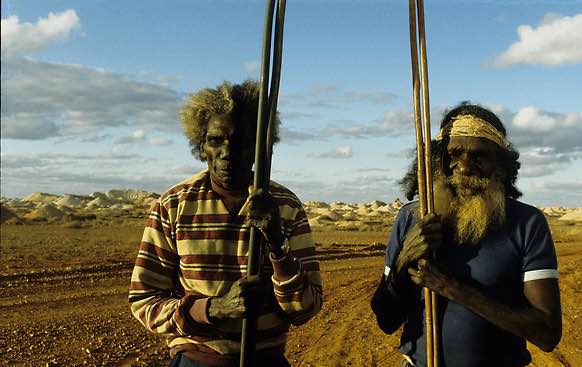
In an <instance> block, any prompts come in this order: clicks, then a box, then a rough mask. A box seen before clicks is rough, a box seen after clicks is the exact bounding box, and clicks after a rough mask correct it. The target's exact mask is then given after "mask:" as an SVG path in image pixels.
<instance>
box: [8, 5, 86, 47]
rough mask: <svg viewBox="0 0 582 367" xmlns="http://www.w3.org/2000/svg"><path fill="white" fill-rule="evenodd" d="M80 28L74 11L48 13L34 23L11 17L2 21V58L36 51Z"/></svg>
mask: <svg viewBox="0 0 582 367" xmlns="http://www.w3.org/2000/svg"><path fill="white" fill-rule="evenodd" d="M80 27H81V23H80V21H79V17H78V16H77V13H76V12H75V10H72V9H69V10H65V11H64V12H62V13H52V12H51V13H49V14H48V16H47V17H46V18H39V19H38V21H37V22H36V23H28V22H20V20H19V19H18V17H17V16H15V15H12V16H10V17H8V18H5V19H2V27H1V28H2V31H1V34H2V56H13V55H18V54H22V53H24V52H31V51H37V50H39V49H41V48H42V47H44V46H45V45H47V44H49V43H53V42H57V41H62V40H65V39H67V38H68V37H69V35H70V34H71V32H72V31H73V30H75V29H78V28H80Z"/></svg>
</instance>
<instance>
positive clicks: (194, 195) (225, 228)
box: [129, 170, 323, 354]
mask: <svg viewBox="0 0 582 367" xmlns="http://www.w3.org/2000/svg"><path fill="white" fill-rule="evenodd" d="M270 192H271V195H272V196H273V198H274V200H275V201H276V202H277V204H278V206H279V212H280V215H281V225H282V229H283V232H284V233H285V235H286V236H287V237H288V239H289V247H290V256H292V257H294V258H296V259H297V261H298V262H299V271H298V273H297V274H295V275H294V276H293V277H292V278H291V279H288V280H286V281H284V282H278V281H277V280H276V279H275V278H274V276H273V267H272V266H271V264H270V260H269V259H268V256H265V260H264V264H265V267H264V274H265V276H266V277H265V279H268V278H269V277H270V278H271V279H272V281H271V282H270V283H268V284H266V286H268V287H269V288H271V287H272V288H271V289H272V292H273V293H272V295H271V296H270V297H266V300H265V305H264V307H263V309H262V311H261V313H262V315H261V316H260V317H259V330H258V340H257V348H258V349H263V348H273V347H279V346H284V344H285V340H286V335H287V331H288V329H289V326H290V325H291V324H293V325H300V324H302V323H304V322H306V321H307V320H309V319H310V318H311V317H313V315H315V314H316V313H317V312H318V311H319V310H320V309H321V306H322V302H323V291H322V282H321V275H320V272H319V263H318V261H317V259H316V256H315V247H314V243H313V238H312V236H311V230H310V228H309V223H308V220H307V215H306V214H305V211H304V210H303V207H302V205H301V202H300V201H299V199H298V198H297V197H296V196H295V195H294V194H293V193H292V192H291V191H289V190H288V189H286V188H285V187H283V186H281V185H279V184H277V183H274V182H271V185H270ZM247 212H248V202H247V203H245V205H244V206H243V207H242V209H241V211H240V212H239V213H238V214H237V215H231V214H230V213H229V212H228V210H227V209H226V207H225V206H224V204H223V202H222V201H221V200H220V197H219V196H218V195H216V193H214V192H213V191H212V190H211V188H210V182H209V176H208V171H207V170H205V171H202V172H199V173H198V174H196V175H195V176H193V177H191V178H189V179H188V180H185V181H183V182H181V183H179V184H178V185H176V186H174V187H172V188H171V189H170V190H168V191H167V192H166V193H164V194H163V195H162V196H160V198H159V199H158V202H157V204H156V205H155V206H154V207H153V209H152V212H151V213H150V215H149V216H148V219H147V222H146V227H145V230H144V234H143V237H142V242H141V244H140V249H139V252H138V255H137V258H136V261H135V266H134V269H133V273H132V279H131V285H130V290H129V302H130V304H131V305H130V306H131V310H132V313H133V315H134V316H135V317H136V318H137V319H138V320H139V321H140V322H141V323H142V324H143V325H144V326H145V327H146V328H147V329H149V330H151V331H153V332H156V333H159V334H163V335H166V336H168V337H169V342H168V343H169V345H170V346H171V347H175V346H178V345H181V347H180V348H182V347H184V346H185V347H186V348H188V345H190V346H191V347H192V349H196V350H198V351H200V350H212V351H214V352H216V353H218V354H231V353H238V352H239V351H240V326H241V320H231V321H224V320H223V321H221V322H219V324H217V325H207V324H200V323H196V322H195V321H194V320H193V319H192V318H191V316H190V314H189V310H190V308H191V307H192V305H193V304H194V302H195V301H196V300H197V299H201V298H206V297H212V296H222V295H224V294H226V293H227V292H228V290H229V289H230V287H231V286H232V284H233V283H234V282H235V281H236V280H238V279H240V278H241V277H243V276H245V275H246V273H247V265H248V249H249V243H248V241H249V236H250V227H249V226H247V225H246V224H245V218H246V215H247Z"/></svg>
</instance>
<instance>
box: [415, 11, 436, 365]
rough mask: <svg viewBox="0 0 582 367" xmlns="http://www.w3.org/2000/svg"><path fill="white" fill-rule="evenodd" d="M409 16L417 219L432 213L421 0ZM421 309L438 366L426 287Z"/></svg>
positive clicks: (430, 359)
mask: <svg viewBox="0 0 582 367" xmlns="http://www.w3.org/2000/svg"><path fill="white" fill-rule="evenodd" d="M417 11H418V27H417ZM408 15H409V25H410V56H411V61H412V90H413V95H412V96H413V104H414V126H415V130H416V153H417V160H418V172H417V176H418V199H419V202H420V217H421V218H423V217H424V216H425V215H426V214H432V213H434V197H433V190H432V169H431V149H430V139H431V138H430V107H429V99H428V65H427V58H426V38H425V28H424V1H423V0H409V1H408ZM417 28H418V29H417ZM417 30H418V33H417ZM417 34H418V41H419V42H420V55H419V52H418V46H417ZM419 58H420V67H421V73H420V76H421V77H422V116H421V106H420V96H421V90H420V83H419V65H418V64H419ZM423 128H424V132H423ZM423 134H424V137H423ZM423 140H424V141H423ZM424 309H425V324H426V364H427V366H428V367H438V365H439V349H438V348H439V344H440V343H439V339H438V338H439V330H438V320H437V297H436V294H435V293H434V292H432V291H431V290H430V289H428V288H424Z"/></svg>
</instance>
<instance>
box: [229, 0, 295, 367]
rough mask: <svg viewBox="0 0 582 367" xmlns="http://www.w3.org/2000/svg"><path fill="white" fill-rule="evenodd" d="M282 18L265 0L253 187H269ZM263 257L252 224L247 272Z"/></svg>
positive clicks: (245, 340)
mask: <svg viewBox="0 0 582 367" xmlns="http://www.w3.org/2000/svg"><path fill="white" fill-rule="evenodd" d="M275 3H276V5H277V12H276V16H275V18H276V19H275V39H274V42H273V43H274V46H275V52H274V55H273V73H272V75H271V85H270V90H269V93H268V94H267V90H268V89H269V69H270V64H271V35H272V32H273V13H274V9H275ZM284 21H285V0H277V1H276V0H267V6H266V11H265V29H264V35H263V58H262V62H261V82H260V90H259V107H258V108H259V111H258V117H257V138H256V146H255V166H254V168H255V173H254V179H253V185H254V187H255V188H256V189H268V187H269V181H270V171H271V156H272V150H273V133H274V131H273V129H272V125H273V123H274V121H275V119H276V118H277V99H278V96H279V81H280V79H281V58H282V53H283V24H284ZM262 258H263V236H262V234H261V232H260V231H259V230H258V229H257V228H255V227H252V228H251V233H250V239H249V258H248V267H247V275H259V274H260V273H261V267H262V263H261V260H262ZM258 316H259V310H258V309H255V310H250V312H249V315H248V316H247V317H246V318H245V319H243V323H242V335H241V346H240V366H241V367H252V366H255V365H257V364H256V363H255V348H256V336H257V335H256V334H257V321H258Z"/></svg>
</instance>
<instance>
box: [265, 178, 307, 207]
mask: <svg viewBox="0 0 582 367" xmlns="http://www.w3.org/2000/svg"><path fill="white" fill-rule="evenodd" d="M269 192H270V193H271V195H272V196H273V198H274V199H275V201H277V203H278V204H279V206H283V205H285V206H290V207H292V208H295V209H300V208H303V204H302V203H301V200H299V198H298V197H297V195H295V194H294V193H293V192H292V191H291V190H289V189H288V188H286V187H285V186H283V185H281V184H279V183H277V182H275V181H271V182H270V183H269Z"/></svg>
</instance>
